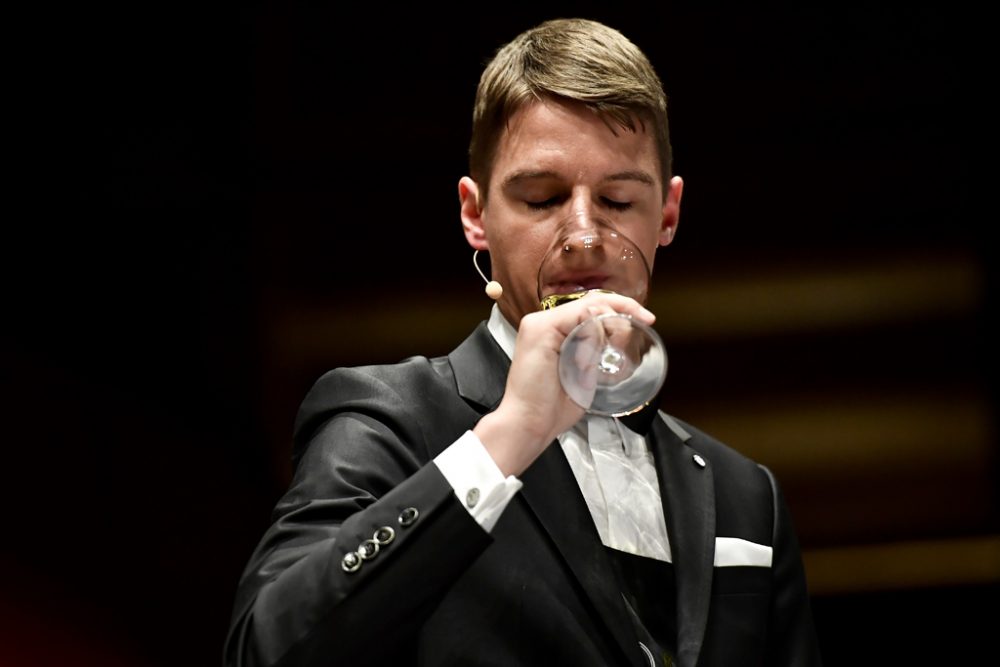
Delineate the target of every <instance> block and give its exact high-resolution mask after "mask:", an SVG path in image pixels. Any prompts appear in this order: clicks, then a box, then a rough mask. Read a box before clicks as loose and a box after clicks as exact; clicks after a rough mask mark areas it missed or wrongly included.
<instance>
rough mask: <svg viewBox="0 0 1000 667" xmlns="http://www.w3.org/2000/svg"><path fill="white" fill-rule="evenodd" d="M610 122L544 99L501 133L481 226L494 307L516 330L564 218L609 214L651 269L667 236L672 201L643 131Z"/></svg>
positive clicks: (532, 302) (534, 305) (534, 306)
mask: <svg viewBox="0 0 1000 667" xmlns="http://www.w3.org/2000/svg"><path fill="white" fill-rule="evenodd" d="M613 127H614V129H612V127H610V126H609V125H608V124H606V123H605V121H604V120H602V119H601V118H600V117H598V116H597V115H596V114H594V113H593V112H591V111H590V110H589V109H587V108H586V107H584V106H583V105H580V104H573V103H563V102H556V101H551V100H548V101H539V102H534V103H531V104H529V105H527V106H525V107H524V108H522V109H521V110H519V111H518V112H517V113H516V114H514V116H513V117H512V118H511V121H510V123H509V125H508V129H507V131H506V132H505V133H504V135H503V137H501V140H500V142H499V145H498V147H497V154H496V158H495V162H494V166H493V174H492V180H491V182H490V188H489V199H488V201H487V202H486V203H485V205H484V206H483V208H482V214H481V224H482V229H483V231H484V233H485V237H486V241H487V242H488V245H489V251H490V264H491V267H492V278H493V279H494V280H497V281H499V282H500V284H501V285H503V289H504V294H503V297H502V298H501V300H500V302H499V303H500V309H501V311H502V312H503V314H504V316H505V317H506V318H507V320H508V321H510V322H511V324H513V325H514V326H515V327H516V326H518V324H519V323H520V321H521V317H522V316H524V315H526V314H527V313H530V312H533V311H535V310H538V308H539V306H538V290H537V287H538V285H537V277H538V269H539V266H540V264H541V262H542V258H543V256H544V255H545V253H546V251H547V250H548V249H549V247H550V246H551V245H552V242H553V238H554V235H555V233H556V229H557V227H558V226H559V223H560V222H561V221H563V220H565V219H566V218H567V217H569V216H573V215H575V216H578V217H579V218H580V219H583V220H586V219H588V218H591V217H594V216H600V217H603V218H605V219H607V220H609V221H610V222H611V224H612V225H613V226H614V228H615V229H616V230H617V231H618V232H620V233H621V234H624V235H625V236H627V237H629V238H630V239H632V241H634V242H635V243H636V245H638V247H639V250H640V252H641V253H642V254H643V256H644V257H645V258H646V259H647V260H648V261H649V263H650V266H651V267H652V262H653V257H654V255H655V252H656V247H657V245H658V244H661V243H667V242H669V240H670V236H671V234H672V233H673V225H674V224H676V215H670V214H669V211H673V212H674V213H676V207H674V208H673V209H670V208H669V207H670V204H671V202H670V199H671V198H670V197H668V198H667V199H668V202H667V204H666V205H665V204H664V198H663V184H662V183H661V182H660V175H659V174H660V165H659V158H658V156H657V152H656V145H655V140H654V138H653V136H652V134H649V133H647V132H644V131H642V130H640V131H638V132H630V131H628V130H625V129H623V128H620V127H617V126H613ZM677 182H678V185H677V187H676V193H673V192H672V196H673V194H676V198H677V200H679V197H680V186H679V179H677ZM672 190H673V187H672ZM675 203H679V201H678V202H675Z"/></svg>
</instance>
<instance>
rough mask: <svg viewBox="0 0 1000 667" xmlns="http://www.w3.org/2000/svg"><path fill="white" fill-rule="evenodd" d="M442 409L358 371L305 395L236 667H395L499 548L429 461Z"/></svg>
mask: <svg viewBox="0 0 1000 667" xmlns="http://www.w3.org/2000/svg"><path fill="white" fill-rule="evenodd" d="M416 393H419V392H416ZM432 403H433V402H432V401H431V402H428V401H421V400H414V399H410V400H404V398H403V397H402V396H400V395H399V394H398V393H397V392H396V391H395V390H393V389H391V388H390V386H389V384H388V383H386V382H384V381H382V380H380V379H377V378H376V377H374V376H372V375H369V374H367V373H365V372H363V371H361V370H358V369H343V370H338V371H334V372H332V373H329V374H327V376H325V377H324V378H322V379H321V380H320V382H318V383H317V385H316V386H315V387H314V388H313V390H312V391H311V392H310V394H309V395H308V396H307V397H306V400H305V401H304V402H303V407H302V409H301V411H300V415H299V420H298V421H299V426H298V427H297V433H296V456H295V461H296V463H295V473H294V476H293V480H292V483H291V485H290V487H289V489H288V491H287V492H286V493H285V495H284V496H283V497H282V498H281V499H280V500H279V502H278V504H277V506H276V508H275V510H274V513H273V516H272V523H271V526H270V528H269V529H268V530H267V532H266V533H265V535H264V537H263V538H262V539H261V541H260V543H259V545H258V546H257V549H256V550H255V552H254V554H253V555H252V557H251V559H250V562H249V563H248V565H247V567H246V569H245V571H244V574H243V576H242V578H241V580H240V584H239V587H238V590H237V595H236V602H235V605H234V609H233V618H232V622H231V625H230V630H229V636H228V638H227V640H226V645H225V649H224V660H225V664H226V665H227V667H262V666H278V665H296V666H308V665H332V664H350V665H352V666H355V665H363V664H369V663H372V664H385V660H386V658H387V655H386V653H385V651H388V650H391V649H392V648H393V647H401V646H407V645H410V644H412V641H413V640H412V638H413V636H414V633H415V630H416V629H417V628H418V627H419V624H420V621H421V618H422V617H423V616H424V615H425V613H426V611H427V610H428V609H430V608H432V607H433V605H434V604H435V602H436V600H438V599H439V598H440V597H441V595H443V593H444V592H445V591H447V589H448V587H449V586H450V585H451V583H452V582H453V581H454V580H455V579H456V578H458V577H459V576H460V575H461V573H462V572H463V571H464V570H465V569H466V568H467V567H468V565H469V564H470V563H472V561H473V560H475V558H476V557H477V556H478V555H479V554H480V553H481V552H482V550H483V549H485V548H486V546H488V545H489V543H490V541H491V538H490V536H489V535H488V534H487V533H486V532H485V531H483V530H482V528H481V527H480V526H479V525H478V524H477V523H476V522H475V520H474V519H473V518H472V517H471V516H470V515H469V513H468V512H467V511H466V510H465V508H464V507H462V505H461V504H460V503H459V502H458V500H457V499H456V498H455V496H454V493H453V491H452V489H451V487H450V486H449V485H448V483H447V481H446V480H445V479H444V477H443V475H442V474H441V473H440V471H439V470H438V469H437V467H436V466H435V465H434V464H433V463H432V462H431V456H430V453H429V451H430V448H429V446H428V442H427V438H426V437H425V435H424V432H423V429H425V428H427V427H428V426H430V427H431V428H433V427H434V426H435V424H434V419H433V418H430V417H427V416H426V415H424V416H421V417H418V416H417V415H418V413H419V412H420V411H421V410H425V411H426V410H428V409H429V407H428V406H429V405H430V407H433V405H432ZM456 428H457V427H456ZM451 435H452V433H450V432H448V433H444V434H440V433H436V434H435V437H442V436H443V437H445V438H448V437H451Z"/></svg>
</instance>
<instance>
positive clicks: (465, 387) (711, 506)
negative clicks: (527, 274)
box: [225, 324, 819, 667]
mask: <svg viewBox="0 0 1000 667" xmlns="http://www.w3.org/2000/svg"><path fill="white" fill-rule="evenodd" d="M508 367H509V361H508V359H507V357H506V355H505V354H504V353H503V351H502V350H501V349H500V347H499V346H498V345H497V344H496V342H495V341H494V340H493V338H492V336H491V335H490V334H489V331H488V330H487V329H486V327H485V324H481V325H480V326H479V327H478V328H477V329H476V331H475V332H474V333H473V334H472V335H471V336H470V337H469V338H468V339H466V341H465V342H463V343H462V345H460V346H459V347H458V348H457V349H456V350H455V351H454V352H452V353H451V354H450V355H449V356H448V357H442V358H436V359H426V358H423V357H416V358H412V359H408V360H406V361H404V362H402V363H400V364H396V365H390V366H373V367H365V368H347V369H338V370H335V371H331V372H330V373H327V374H326V375H324V376H323V377H322V378H321V379H320V380H319V381H318V382H317V383H316V385H315V386H314V387H313V389H312V390H311V391H310V393H309V394H308V396H307V397H306V399H305V400H304V402H303V404H302V407H301V410H300V413H299V417H298V420H297V423H296V435H295V449H294V455H293V457H294V463H295V468H294V470H295V473H294V478H293V481H292V483H291V486H290V488H289V489H288V491H287V493H286V494H285V495H284V497H282V498H281V500H280V501H279V503H278V504H277V506H276V508H275V511H274V514H273V523H272V525H271V527H270V529H269V530H268V531H267V532H266V534H265V535H264V537H263V538H262V540H261V542H260V544H259V545H258V547H257V549H256V551H255V553H254V554H253V556H252V557H251V559H250V562H249V564H248V566H247V568H246V570H245V572H244V574H243V577H242V579H241V581H240V585H239V590H238V593H237V597H236V602H235V606H234V611H233V619H232V625H231V629H230V633H229V637H228V639H227V642H226V646H225V664H226V665H230V666H237V665H238V666H240V667H250V666H254V667H256V666H258V665H284V666H287V665H350V666H352V667H358V666H359V665H369V664H370V665H463V666H467V665H502V666H510V665H575V666H590V665H594V666H597V665H601V666H604V665H634V666H636V667H639V666H641V665H646V664H648V659H647V658H646V657H645V654H644V653H643V651H642V650H641V648H640V647H639V643H638V639H637V636H636V633H635V630H634V628H633V626H632V624H631V622H630V620H629V615H628V612H627V610H626V607H625V604H624V602H623V598H622V595H621V592H620V590H619V588H618V586H617V584H616V580H615V578H614V576H613V575H612V574H611V573H612V571H613V570H612V564H611V563H610V561H609V558H608V554H607V553H606V551H605V547H603V545H602V544H601V541H600V538H599V536H598V534H597V531H596V529H595V527H594V524H593V520H592V519H591V516H590V513H589V511H588V509H587V505H586V502H585V501H584V499H583V496H582V494H581V492H580V490H579V487H578V485H577V483H576V480H575V478H574V476H573V473H572V471H571V469H570V467H569V465H568V463H567V461H566V459H565V457H564V455H563V452H562V449H561V447H559V446H551V447H549V448H548V449H547V450H546V451H545V452H544V453H543V454H542V455H541V456H540V457H539V458H538V460H537V461H536V462H535V463H534V464H533V465H532V466H531V467H530V468H529V469H528V470H527V471H526V472H525V473H524V474H523V475H522V476H521V480H522V481H523V484H524V486H523V488H522V490H521V492H520V493H519V494H518V495H516V496H515V497H514V499H513V500H512V501H511V503H510V504H509V505H508V507H507V508H506V510H505V511H504V513H503V515H502V516H501V517H500V520H499V522H498V523H497V525H496V526H495V527H494V529H493V531H492V532H491V533H487V532H485V531H484V530H483V529H482V528H481V527H480V526H479V524H477V523H476V521H475V520H474V519H473V518H472V517H471V516H470V515H469V513H468V512H467V510H466V509H465V508H464V507H463V506H462V504H461V503H460V502H459V501H458V499H457V498H456V497H455V494H454V492H453V490H452V488H451V487H450V486H449V484H448V483H447V481H446V480H445V479H444V477H443V476H442V474H441V473H440V472H439V470H438V468H437V467H436V466H435V465H434V464H433V463H432V462H431V461H432V459H433V458H434V456H436V455H437V454H438V453H439V452H440V451H442V450H443V449H444V448H445V447H447V446H448V445H449V444H451V443H452V442H454V441H455V440H456V439H458V437H459V436H461V435H462V434H463V433H464V432H465V431H466V430H468V429H471V428H472V427H473V426H474V425H475V424H476V422H477V421H478V420H479V418H480V417H481V416H482V415H483V414H485V413H487V412H488V411H490V410H492V409H494V408H495V407H496V406H497V404H498V403H499V401H500V398H501V396H502V394H503V389H504V385H505V379H506V375H507V370H508ZM660 417H661V418H659V419H657V420H656V421H655V422H654V424H653V427H652V431H651V433H650V435H649V436H647V439H648V441H649V443H650V446H651V447H652V448H653V451H654V457H655V460H656V465H657V469H658V474H659V477H660V484H661V489H662V496H663V503H664V511H665V516H666V522H667V530H668V534H669V538H670V544H671V550H672V555H673V561H674V571H675V575H676V588H677V618H678V637H677V664H680V665H688V666H691V667H693V666H694V665H699V666H702V667H706V666H709V665H724V666H727V667H728V666H731V665H737V664H738V665H817V664H819V657H818V650H817V646H816V639H815V633H814V630H813V624H812V618H811V614H810V610H809V600H808V595H807V591H806V585H805V577H804V574H803V570H802V565H801V559H800V553H799V548H798V544H797V541H796V538H795V535H794V532H793V529H792V526H791V523H790V520H789V516H788V512H787V509H786V506H785V503H784V500H783V498H782V496H781V493H780V490H779V488H778V486H777V484H776V483H775V480H774V478H773V477H772V475H771V474H770V473H769V472H768V471H767V470H766V469H765V468H763V467H762V466H759V465H757V464H755V463H754V462H752V461H750V460H749V459H747V458H745V457H743V456H741V455H740V454H738V453H736V452H735V451H733V450H731V449H729V448H727V447H726V446H725V445H723V444H721V443H719V442H717V441H716V440H714V439H712V438H711V437H709V436H707V435H705V434H703V433H701V432H699V431H698V430H696V429H694V428H692V427H690V426H688V425H686V424H681V423H680V422H678V421H677V420H674V419H672V418H670V417H667V416H666V415H664V414H662V413H661V414H660ZM696 454H697V455H699V456H700V458H701V460H702V461H703V462H704V463H705V465H704V466H702V465H700V464H699V463H698V462H696V461H695V455H696ZM411 508H412V509H411ZM413 510H416V512H414V511H413ZM414 515H416V516H415V519H414ZM401 519H402V521H401ZM410 519H413V520H412V521H411V520H410ZM383 527H389V528H392V532H393V537H392V540H391V541H389V542H388V543H386V544H383V545H381V546H380V547H379V549H378V552H377V553H374V554H371V552H372V551H374V547H373V546H372V544H371V543H370V542H368V543H367V549H368V553H369V554H370V558H368V559H358V560H359V562H360V565H359V566H358V567H357V568H356V569H355V570H354V571H350V572H349V571H346V570H345V568H344V558H345V555H348V554H349V553H350V552H357V550H358V549H359V547H361V546H362V545H365V544H366V540H371V539H372V538H373V537H374V535H375V533H376V531H379V530H380V529H382V528H383ZM388 534H389V533H388V532H387V531H382V533H380V537H382V538H383V540H382V541H383V542H385V539H384V538H386V537H387V536H388ZM719 536H722V537H737V538H742V539H745V540H748V541H751V542H755V543H757V544H761V545H767V546H771V547H773V564H772V566H771V567H714V566H713V560H714V556H715V544H716V542H715V540H716V537H719ZM350 559H351V556H348V564H350ZM650 585H656V582H650Z"/></svg>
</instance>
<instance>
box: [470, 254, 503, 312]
mask: <svg viewBox="0 0 1000 667" xmlns="http://www.w3.org/2000/svg"><path fill="white" fill-rule="evenodd" d="M478 255H479V251H478V250H476V251H475V252H473V253H472V265H473V266H475V267H476V271H478V272H479V275H480V276H481V277H482V279H483V280H484V281H486V296H488V297H490V298H491V299H493V300H494V301H496V300H497V299H499V298H500V297H501V296H503V287H501V286H500V283H498V282H497V281H495V280H490V279H489V278H487V277H486V276H485V275H483V270H482V269H480V268H479V261H478V258H477V256H478Z"/></svg>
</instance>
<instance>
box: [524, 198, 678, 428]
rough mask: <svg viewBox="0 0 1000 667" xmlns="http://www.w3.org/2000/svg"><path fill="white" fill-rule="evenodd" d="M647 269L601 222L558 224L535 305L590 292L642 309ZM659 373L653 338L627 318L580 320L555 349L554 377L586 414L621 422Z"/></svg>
mask: <svg viewBox="0 0 1000 667" xmlns="http://www.w3.org/2000/svg"><path fill="white" fill-rule="evenodd" d="M649 278H650V268H649V263H648V262H647V261H646V258H645V257H643V254H642V252H641V251H640V250H639V248H638V247H637V246H636V245H635V243H634V242H632V240H631V239H629V238H628V237H626V236H625V235H623V234H621V233H620V232H618V231H617V230H616V229H615V228H614V227H613V226H612V225H611V223H610V222H609V221H607V220H606V219H604V218H600V217H592V216H590V215H586V214H582V213H581V214H575V215H573V216H570V217H569V218H567V219H566V220H564V221H563V222H562V223H561V224H560V226H559V228H558V230H557V232H556V235H555V237H554V240H553V242H552V245H551V247H550V248H549V249H548V251H547V252H546V254H545V257H544V258H543V259H542V263H541V266H540V267H539V270H538V300H539V303H540V304H541V307H542V309H543V310H547V309H549V308H555V307H557V306H559V305H561V304H564V303H566V302H568V301H572V300H574V299H578V298H580V297H582V296H584V295H586V294H588V293H590V292H592V291H599V292H613V293H616V294H621V295H624V296H628V297H632V298H633V299H635V300H636V301H638V302H639V303H645V301H646V296H647V293H648V291H649ZM666 375H667V352H666V347H665V346H664V345H663V341H662V339H661V338H660V336H659V334H657V333H656V331H654V330H653V329H652V328H650V327H648V326H647V325H645V324H643V323H642V322H639V321H637V320H633V319H632V318H631V317H630V316H629V315H626V314H622V313H609V314H604V315H597V316H594V317H591V318H588V319H586V320H584V321H583V322H581V323H580V324H579V325H577V326H576V328H574V329H573V330H572V331H571V332H570V334H569V335H568V336H567V337H566V339H565V340H564V341H563V343H562V348H561V350H560V354H559V379H560V381H561V383H562V387H563V389H564V390H565V391H566V393H567V394H568V395H569V397H570V398H571V399H573V401H574V402H575V403H577V404H578V405H579V406H580V407H582V408H584V409H585V410H586V411H587V412H588V413H590V414H597V415H607V416H612V417H621V416H624V415H627V414H631V413H633V412H636V411H638V410H640V409H642V408H643V407H645V406H646V405H648V404H649V403H650V401H652V400H653V399H654V398H656V395H657V394H658V393H659V391H660V387H661V386H663V381H664V379H666Z"/></svg>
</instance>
